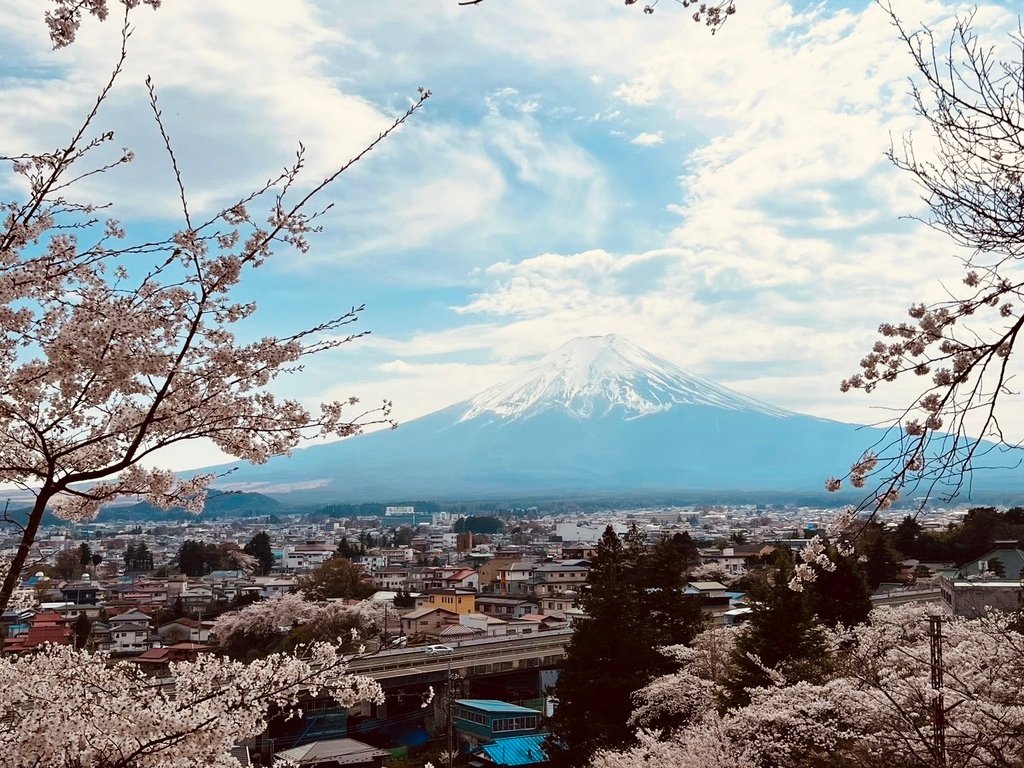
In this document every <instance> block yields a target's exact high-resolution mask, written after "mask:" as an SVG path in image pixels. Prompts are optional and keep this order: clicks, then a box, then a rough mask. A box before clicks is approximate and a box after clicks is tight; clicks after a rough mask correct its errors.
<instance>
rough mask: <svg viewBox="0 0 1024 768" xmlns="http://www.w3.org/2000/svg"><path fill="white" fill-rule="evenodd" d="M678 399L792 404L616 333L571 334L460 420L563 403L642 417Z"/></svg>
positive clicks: (521, 415)
mask: <svg viewBox="0 0 1024 768" xmlns="http://www.w3.org/2000/svg"><path fill="white" fill-rule="evenodd" d="M678 405H703V406H713V407H716V408H726V409H729V410H739V411H754V412H759V413H766V414H769V415H772V416H780V417H785V416H789V415H791V414H790V412H789V411H785V410H783V409H781V408H776V407H774V406H771V405H768V404H767V403H762V402H760V401H757V400H754V399H752V398H749V397H746V396H744V395H741V394H739V393H738V392H733V391H732V390H730V389H726V388H725V387H722V386H719V385H718V384H715V383H714V382H712V381H708V380H707V379H703V378H700V377H698V376H693V375H692V374H689V373H687V372H686V371H684V370H683V369H681V368H679V367H678V366H676V365H674V364H672V363H670V362H668V361H666V360H662V359H661V358H659V357H656V356H654V355H652V354H650V353H649V352H647V351H645V350H643V349H641V348H640V347H638V346H636V345H635V344H632V343H631V342H629V341H628V340H627V339H624V338H623V337H621V336H616V335H615V334H609V335H607V336H584V337H580V338H576V339H573V340H571V341H568V342H566V343H565V344H563V345H562V346H560V347H559V348H558V349H556V350H555V351H554V352H552V353H550V354H548V355H546V356H545V357H544V358H542V359H541V360H540V362H538V363H537V364H536V365H535V366H533V367H531V368H530V369H529V370H527V371H526V372H525V373H523V374H521V375H520V376H517V377H515V378H513V379H511V380H510V381H507V382H505V383H503V384H499V385H497V386H495V387H492V388H491V389H488V390H486V391H485V392H482V393H481V394H480V395H478V396H476V397H474V398H473V399H472V400H470V401H469V403H468V408H467V410H466V412H465V413H464V414H463V416H462V418H461V419H460V421H468V420H470V419H475V418H477V417H480V416H485V415H491V416H493V417H497V418H498V419H500V420H502V421H507V420H514V419H526V418H530V417H531V416H535V415H537V414H539V413H542V412H545V411H562V412H565V413H568V414H570V415H572V416H574V417H576V418H579V419H589V418H594V417H599V416H605V415H608V414H611V413H613V412H616V413H618V414H619V415H621V417H622V418H625V419H635V418H639V417H642V416H647V415H649V414H652V413H659V412H661V411H667V410H669V409H670V408H673V407H676V406H678Z"/></svg>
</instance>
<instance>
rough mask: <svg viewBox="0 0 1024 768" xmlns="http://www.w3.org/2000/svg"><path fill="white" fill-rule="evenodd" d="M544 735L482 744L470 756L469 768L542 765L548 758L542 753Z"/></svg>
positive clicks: (511, 738) (506, 738) (545, 736)
mask: <svg viewBox="0 0 1024 768" xmlns="http://www.w3.org/2000/svg"><path fill="white" fill-rule="evenodd" d="M547 738H548V735H547V734H546V733H535V734H532V735H530V736H504V737H502V738H500V739H495V740H494V741H492V742H491V743H490V744H484V745H483V746H482V747H480V748H479V749H477V750H476V751H474V752H473V754H472V755H470V758H469V765H470V766H471V768H485V767H486V766H490V765H502V766H515V767H516V768H530V766H540V765H544V764H545V763H547V761H548V756H547V755H546V754H545V753H544V741H545V740H546V739H547Z"/></svg>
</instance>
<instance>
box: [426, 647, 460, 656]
mask: <svg viewBox="0 0 1024 768" xmlns="http://www.w3.org/2000/svg"><path fill="white" fill-rule="evenodd" d="M423 650H424V651H425V652H426V654H427V655H428V656H443V655H444V654H446V653H455V649H454V648H452V647H451V646H450V645H428V646H427V647H426V648H424V649H423Z"/></svg>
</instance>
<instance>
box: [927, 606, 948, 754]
mask: <svg viewBox="0 0 1024 768" xmlns="http://www.w3.org/2000/svg"><path fill="white" fill-rule="evenodd" d="M928 638H929V640H930V646H931V673H932V690H933V691H934V694H933V697H932V748H933V750H934V751H935V757H936V759H937V760H938V763H937V765H938V766H939V768H945V766H946V708H945V706H944V705H943V701H942V672H943V669H942V616H938V615H935V616H929V617H928Z"/></svg>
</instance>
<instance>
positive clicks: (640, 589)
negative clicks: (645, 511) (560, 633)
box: [545, 526, 702, 768]
mask: <svg viewBox="0 0 1024 768" xmlns="http://www.w3.org/2000/svg"><path fill="white" fill-rule="evenodd" d="M685 573H686V558H685V556H684V555H683V553H682V551H681V550H680V548H678V547H677V546H676V544H675V543H674V542H672V541H671V540H666V541H662V542H659V543H658V544H656V545H655V546H654V547H653V548H652V549H651V550H650V551H649V552H648V551H647V550H646V547H645V542H644V536H643V533H642V532H641V531H640V530H639V529H637V528H636V527H635V526H631V528H630V530H629V531H628V532H627V533H626V536H625V537H624V541H620V540H619V537H618V536H617V535H616V534H615V532H614V530H612V528H611V526H609V527H608V528H607V529H606V530H605V532H604V535H603V536H602V537H601V540H600V541H599V542H598V545H597V553H596V555H595V557H594V559H593V560H592V561H591V567H590V572H589V574H588V576H587V584H586V585H585V587H584V589H583V590H582V594H581V607H582V608H583V611H584V613H585V614H586V615H585V617H584V618H583V619H582V620H581V621H578V622H577V624H576V631H575V632H574V633H573V637H572V641H571V642H570V644H569V646H568V648H567V649H566V655H565V658H564V659H563V661H562V665H561V667H560V669H559V676H558V682H557V684H556V686H555V691H554V694H555V697H556V699H557V700H558V707H557V709H556V710H555V713H554V715H553V717H552V718H551V720H550V721H549V724H548V725H549V730H550V731H551V733H552V739H551V740H550V741H549V742H548V746H546V747H545V750H546V751H547V752H548V754H549V756H550V757H551V761H552V764H553V765H554V766H556V767H557V768H561V767H562V766H580V765H585V764H586V763H587V762H588V760H589V758H590V756H591V755H592V754H593V753H594V752H595V751H596V750H598V749H603V748H612V747H619V746H623V745H625V744H628V743H629V742H630V741H631V740H632V739H633V729H631V728H630V727H629V726H628V725H627V721H628V719H629V716H630V714H631V713H632V709H633V706H632V700H631V698H630V696H631V694H632V693H633V692H634V691H636V690H638V689H639V688H641V687H643V686H644V685H646V684H647V682H648V681H649V680H650V679H651V678H652V677H654V676H655V675H659V674H663V673H665V672H667V671H670V670H671V666H672V665H671V664H670V662H669V659H668V658H667V657H666V656H664V655H663V654H662V653H660V652H659V650H658V647H659V646H662V645H673V644H678V643H683V642H687V641H689V640H690V639H692V638H693V636H694V635H695V634H696V633H697V632H698V631H699V627H700V626H701V623H702V617H701V613H700V605H699V603H698V602H696V601H695V600H692V599H690V598H687V597H684V594H683V593H684V590H685V588H686V582H685Z"/></svg>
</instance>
